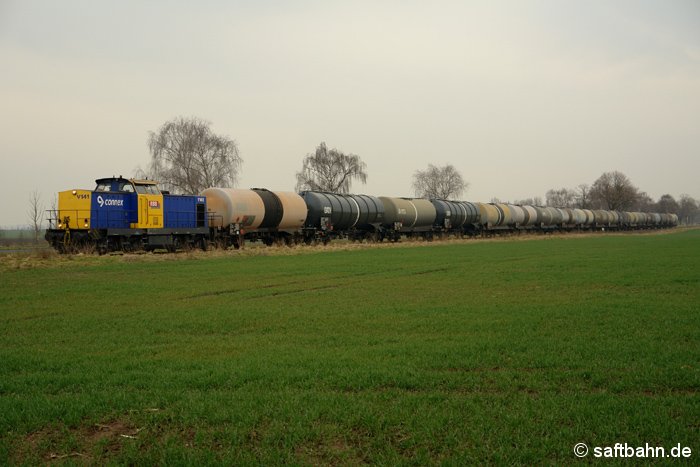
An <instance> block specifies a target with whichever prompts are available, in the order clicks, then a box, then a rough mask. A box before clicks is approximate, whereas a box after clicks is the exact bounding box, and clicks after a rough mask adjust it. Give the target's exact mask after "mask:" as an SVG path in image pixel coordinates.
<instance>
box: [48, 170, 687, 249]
mask: <svg viewBox="0 0 700 467" xmlns="http://www.w3.org/2000/svg"><path fill="white" fill-rule="evenodd" d="M49 222H50V225H49V228H48V229H47V231H46V240H47V241H48V242H49V243H50V244H51V245H52V246H53V247H54V248H55V249H56V250H58V251H59V252H69V251H74V250H75V249H76V248H81V247H90V248H94V249H95V250H96V251H97V252H99V253H106V252H108V251H118V250H122V251H135V250H146V251H149V250H154V249H166V250H168V251H174V250H176V249H181V248H202V249H207V248H208V247H209V246H210V245H214V246H217V247H221V248H228V247H234V248H240V247H242V246H243V245H244V243H245V242H246V241H261V242H263V243H264V244H266V245H271V244H273V243H278V244H287V245H291V244H297V243H301V242H305V243H315V242H318V241H322V242H323V243H327V242H328V241H330V240H331V239H338V238H348V239H351V240H354V241H357V240H370V241H382V240H384V239H387V240H390V241H398V240H400V239H401V238H402V237H420V238H424V239H427V240H430V239H432V238H433V237H434V236H438V237H441V238H444V237H447V236H450V235H454V236H458V237H462V236H464V235H469V236H477V235H482V236H485V235H494V234H501V233H506V234H510V233H519V232H522V231H531V232H544V233H547V232H554V231H572V230H591V231H595V230H597V231H605V230H640V229H655V228H666V227H672V226H675V225H677V224H678V216H676V215H675V214H667V213H642V212H624V211H607V210H594V211H592V210H589V209H571V208H555V207H541V206H528V205H523V206H520V205H514V204H507V203H471V202H467V201H453V200H444V199H430V200H427V199H422V198H393V197H374V196H368V195H349V194H338V193H327V192H320V191H306V192H302V193H294V192H288V191H271V190H267V189H264V188H253V189H249V190H245V189H233V188H217V187H212V188H207V189H205V190H204V191H202V192H201V193H200V194H198V195H173V194H170V193H168V192H166V191H161V190H160V189H159V188H158V185H157V184H156V182H154V181H152V180H138V179H126V178H123V177H121V176H119V177H111V178H103V179H98V180H96V187H95V189H94V190H78V189H74V190H67V191H62V192H60V193H59V194H58V209H57V210H56V211H52V212H51V216H50V219H49Z"/></svg>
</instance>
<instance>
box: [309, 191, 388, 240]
mask: <svg viewBox="0 0 700 467" xmlns="http://www.w3.org/2000/svg"><path fill="white" fill-rule="evenodd" d="M300 195H301V197H302V198H303V199H304V202H305V203H306V207H307V209H308V213H307V216H306V222H305V223H304V228H305V231H306V234H305V241H306V243H311V242H312V241H313V240H317V239H320V240H321V241H323V242H324V243H327V242H328V241H330V240H331V239H333V238H344V237H347V238H350V239H351V240H354V241H358V240H365V239H369V240H375V241H376V240H379V239H380V238H381V225H382V224H383V223H384V204H383V203H382V202H381V200H380V199H379V198H376V197H374V196H367V195H345V194H337V193H327V192H320V191H305V192H302V193H301V194H300Z"/></svg>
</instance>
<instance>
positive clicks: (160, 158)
mask: <svg viewBox="0 0 700 467" xmlns="http://www.w3.org/2000/svg"><path fill="white" fill-rule="evenodd" d="M148 148H149V150H150V152H151V165H150V173H149V175H150V176H151V177H152V178H154V179H156V180H158V181H159V182H160V183H161V186H162V187H163V188H164V189H167V190H171V191H173V192H175V193H199V192H201V191H202V190H204V189H205V188H209V187H214V186H216V187H232V186H234V185H235V183H236V177H237V175H238V171H239V170H240V168H241V165H242V164H243V159H241V156H240V155H239V154H238V145H237V144H236V142H235V141H234V140H232V139H230V138H229V137H227V136H221V135H216V134H214V133H212V131H211V128H210V123H209V122H207V121H204V120H201V119H199V118H196V117H191V118H183V117H177V118H174V119H173V120H171V121H168V122H165V124H163V126H162V127H160V129H159V130H158V132H150V134H149V138H148Z"/></svg>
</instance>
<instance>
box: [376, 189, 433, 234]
mask: <svg viewBox="0 0 700 467" xmlns="http://www.w3.org/2000/svg"><path fill="white" fill-rule="evenodd" d="M379 200H380V201H381V202H382V204H383V205H384V222H383V223H382V228H383V230H382V235H381V238H382V239H383V238H387V239H389V240H390V241H393V242H395V241H398V240H399V239H400V238H401V236H407V237H414V236H420V237H424V238H432V236H433V233H434V230H433V225H434V224H435V218H436V217H437V211H436V209H435V206H434V205H433V203H431V202H430V201H429V200H427V199H423V198H390V197H386V196H381V197H380V198H379Z"/></svg>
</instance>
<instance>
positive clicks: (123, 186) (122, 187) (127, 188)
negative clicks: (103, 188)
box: [119, 182, 134, 193]
mask: <svg viewBox="0 0 700 467" xmlns="http://www.w3.org/2000/svg"><path fill="white" fill-rule="evenodd" d="M119 191H123V192H126V193H133V192H134V185H132V184H131V183H128V182H127V183H120V184H119Z"/></svg>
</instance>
